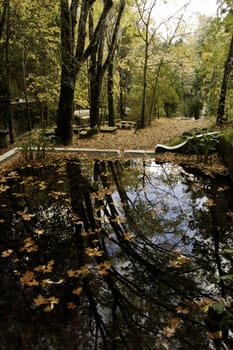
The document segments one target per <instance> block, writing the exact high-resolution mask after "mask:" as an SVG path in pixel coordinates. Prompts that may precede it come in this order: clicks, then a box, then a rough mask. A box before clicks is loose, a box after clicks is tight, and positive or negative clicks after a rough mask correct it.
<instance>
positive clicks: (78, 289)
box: [72, 287, 83, 295]
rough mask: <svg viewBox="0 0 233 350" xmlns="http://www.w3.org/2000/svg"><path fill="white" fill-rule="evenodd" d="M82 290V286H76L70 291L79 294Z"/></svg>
mask: <svg viewBox="0 0 233 350" xmlns="http://www.w3.org/2000/svg"><path fill="white" fill-rule="evenodd" d="M82 291H83V288H82V287H78V288H76V289H74V290H73V291H72V293H73V294H76V295H80V294H81V293H82Z"/></svg>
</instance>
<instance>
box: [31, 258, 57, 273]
mask: <svg viewBox="0 0 233 350" xmlns="http://www.w3.org/2000/svg"><path fill="white" fill-rule="evenodd" d="M53 265H54V260H50V261H49V262H48V263H47V265H38V266H37V267H35V268H34V270H35V271H36V272H44V273H49V272H52V271H53Z"/></svg>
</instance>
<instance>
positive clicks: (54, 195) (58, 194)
mask: <svg viewBox="0 0 233 350" xmlns="http://www.w3.org/2000/svg"><path fill="white" fill-rule="evenodd" d="M48 195H49V196H50V197H52V198H54V199H59V198H60V197H62V196H65V195H66V193H65V192H59V191H51V192H50V193H49V194H48Z"/></svg>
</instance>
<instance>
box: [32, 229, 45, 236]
mask: <svg viewBox="0 0 233 350" xmlns="http://www.w3.org/2000/svg"><path fill="white" fill-rule="evenodd" d="M34 232H35V233H36V234H37V235H38V236H40V235H43V234H44V233H45V231H44V230H43V229H42V230H38V229H37V228H36V229H35V230H34Z"/></svg>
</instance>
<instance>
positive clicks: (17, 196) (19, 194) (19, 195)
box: [12, 192, 24, 198]
mask: <svg viewBox="0 0 233 350" xmlns="http://www.w3.org/2000/svg"><path fill="white" fill-rule="evenodd" d="M12 195H13V196H14V197H16V198H22V197H24V194H23V193H16V192H14V193H12Z"/></svg>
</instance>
